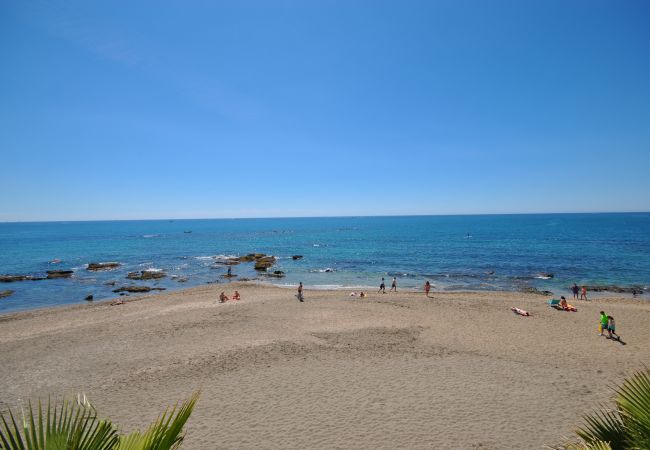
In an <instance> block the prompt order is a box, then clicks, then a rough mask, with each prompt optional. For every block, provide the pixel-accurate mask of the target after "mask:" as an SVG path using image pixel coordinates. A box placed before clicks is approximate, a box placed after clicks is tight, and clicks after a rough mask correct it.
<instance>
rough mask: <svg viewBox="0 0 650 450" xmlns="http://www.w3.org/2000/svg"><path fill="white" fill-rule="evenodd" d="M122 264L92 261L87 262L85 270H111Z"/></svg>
mask: <svg viewBox="0 0 650 450" xmlns="http://www.w3.org/2000/svg"><path fill="white" fill-rule="evenodd" d="M121 265H122V264H120V263H118V262H98V263H95V262H92V263H88V268H87V269H86V270H94V271H97V270H112V269H117V268H118V267H120V266H121Z"/></svg>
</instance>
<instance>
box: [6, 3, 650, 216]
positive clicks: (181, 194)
mask: <svg viewBox="0 0 650 450" xmlns="http://www.w3.org/2000/svg"><path fill="white" fill-rule="evenodd" d="M649 19H650V4H648V3H647V2H644V1H638V2H635V1H614V0H612V1H593V0H589V1H570V0H569V1H567V0H562V1H552V0H549V1H532V0H531V1H519V0H517V1H489V2H488V1H422V2H418V1H391V2H382V1H375V0H373V1H356V0H349V1H259V2H254V1H231V2H211V1H169V2H159V1H151V2H145V1H140V2H130V1H129V2H127V1H110V2H94V1H66V2H55V1H37V2H34V1H30V0H20V1H6V0H5V1H3V2H1V3H0V52H1V55H2V68H3V70H1V71H0V99H1V100H0V151H1V156H0V167H2V169H1V173H2V176H0V192H2V194H1V195H0V220H4V221H6V220H77V219H79V220H82V219H137V218H194V217H197V218H204V217H269V216H321V215H384V214H457V213H460V214H466V213H519V212H521V213H525V212H581V211H648V210H650V176H649V171H650V82H649V80H650V58H649V57H648V56H649V55H650V27H649V26H648V20H649Z"/></svg>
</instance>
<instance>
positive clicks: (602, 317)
mask: <svg viewBox="0 0 650 450" xmlns="http://www.w3.org/2000/svg"><path fill="white" fill-rule="evenodd" d="M598 328H599V329H598V336H602V335H603V331H605V330H606V329H607V314H605V312H604V311H601V312H600V327H598Z"/></svg>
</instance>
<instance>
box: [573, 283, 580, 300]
mask: <svg viewBox="0 0 650 450" xmlns="http://www.w3.org/2000/svg"><path fill="white" fill-rule="evenodd" d="M578 291H580V288H579V287H578V285H577V284H575V283H573V286H572V287H571V292H573V299H574V300H578Z"/></svg>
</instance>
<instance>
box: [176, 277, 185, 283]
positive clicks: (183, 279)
mask: <svg viewBox="0 0 650 450" xmlns="http://www.w3.org/2000/svg"><path fill="white" fill-rule="evenodd" d="M176 281H178V282H179V283H185V282H186V281H187V277H179V278H177V279H176Z"/></svg>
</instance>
